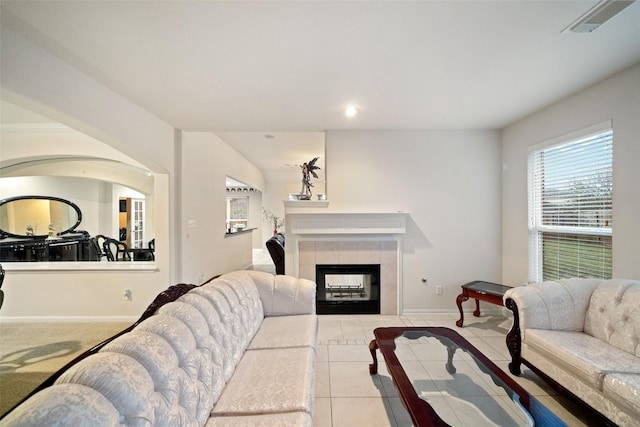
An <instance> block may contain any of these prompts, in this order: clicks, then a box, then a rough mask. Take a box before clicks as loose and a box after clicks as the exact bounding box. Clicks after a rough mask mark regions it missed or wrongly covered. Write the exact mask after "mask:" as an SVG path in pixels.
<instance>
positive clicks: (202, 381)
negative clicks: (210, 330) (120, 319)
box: [134, 303, 213, 423]
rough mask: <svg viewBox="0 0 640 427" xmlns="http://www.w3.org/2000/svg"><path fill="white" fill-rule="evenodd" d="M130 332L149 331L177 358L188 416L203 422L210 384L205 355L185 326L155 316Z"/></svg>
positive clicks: (211, 402) (208, 403) (209, 401)
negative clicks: (185, 394)
mask: <svg viewBox="0 0 640 427" xmlns="http://www.w3.org/2000/svg"><path fill="white" fill-rule="evenodd" d="M170 304H174V303H170ZM170 304H167V306H168V305H170ZM134 330H140V331H147V332H152V333H154V334H156V335H159V336H161V337H162V338H163V339H165V340H166V341H167V343H169V345H170V346H171V348H172V349H173V350H174V351H175V353H176V356H177V357H178V367H179V368H180V369H181V370H183V371H184V372H185V373H186V378H187V379H186V381H185V383H183V384H182V387H184V390H185V391H184V392H185V393H187V394H189V395H190V396H189V399H190V400H191V402H193V403H192V404H193V405H195V407H194V408H193V409H192V408H190V409H189V410H188V413H189V415H190V416H192V417H194V418H195V419H197V420H198V421H199V422H201V423H202V422H204V420H206V419H207V412H208V408H210V407H211V406H212V405H213V396H212V393H211V392H210V386H209V384H211V383H212V381H213V380H212V378H211V376H212V369H211V366H210V364H209V359H208V357H207V355H206V354H205V353H203V352H202V351H201V350H200V349H198V347H197V344H196V340H195V338H194V336H193V334H192V333H191V330H190V329H189V327H188V326H187V325H185V324H184V323H183V322H182V321H181V320H179V319H178V318H176V317H173V316H169V315H166V314H156V315H155V316H152V317H150V318H148V319H147V320H145V321H144V322H142V323H140V324H139V325H138V326H137V327H136V328H135V329H134Z"/></svg>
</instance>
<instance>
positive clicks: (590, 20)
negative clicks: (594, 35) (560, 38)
mask: <svg viewBox="0 0 640 427" xmlns="http://www.w3.org/2000/svg"><path fill="white" fill-rule="evenodd" d="M635 1H636V0H603V1H601V2H600V3H598V4H597V5H595V6H594V7H592V8H591V9H589V11H587V13H585V14H584V15H582V16H581V17H580V18H578V19H577V20H576V21H575V22H574V23H572V24H571V25H569V26H568V27H567V28H565V29H564V30H563V31H562V32H563V33H590V32H592V31H594V30H596V29H597V28H598V27H600V25H602V24H604V23H605V22H607V21H608V20H609V19H611V18H613V17H614V16H615V15H617V14H618V13H619V12H621V11H622V10H623V9H624V8H626V7H627V6H629V5H630V4H632V3H634V2H635Z"/></svg>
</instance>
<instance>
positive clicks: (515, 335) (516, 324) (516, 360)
mask: <svg viewBox="0 0 640 427" xmlns="http://www.w3.org/2000/svg"><path fill="white" fill-rule="evenodd" d="M504 305H505V307H507V308H508V309H509V310H511V312H512V313H513V326H512V327H511V330H510V331H509V332H508V333H507V338H506V341H507V349H508V350H509V354H510V355H511V363H509V371H510V372H511V373H512V374H513V375H520V374H521V370H520V364H521V362H520V346H521V345H522V342H521V340H520V338H521V336H520V318H519V317H518V306H517V305H516V303H515V301H514V300H513V299H511V298H507V299H506V301H505V303H504Z"/></svg>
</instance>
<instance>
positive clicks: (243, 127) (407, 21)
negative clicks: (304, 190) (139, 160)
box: [2, 0, 640, 167]
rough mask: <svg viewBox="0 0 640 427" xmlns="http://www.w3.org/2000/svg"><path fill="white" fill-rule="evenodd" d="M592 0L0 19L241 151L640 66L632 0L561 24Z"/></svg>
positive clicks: (179, 6)
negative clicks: (571, 28) (585, 27)
mask: <svg viewBox="0 0 640 427" xmlns="http://www.w3.org/2000/svg"><path fill="white" fill-rule="evenodd" d="M596 3H597V2H596V1H587V0H584V1H583V0H571V1H560V0H552V1H526V0H505V1H484V0H475V1H451V0H449V1H357V2H347V1H331V2H329V1H290V2H281V1H259V2H250V1H139V2H134V1H100V2H98V1H36V2H33V1H7V0H3V1H2V9H3V10H2V19H3V25H8V26H9V27H10V28H11V29H13V30H14V31H19V32H20V33H21V34H23V35H26V36H28V37H29V38H31V39H32V40H33V41H34V42H36V43H38V44H40V45H42V46H44V47H46V48H48V49H51V50H54V51H55V53H56V55H58V56H61V57H62V58H63V59H65V60H67V61H68V62H70V63H71V64H73V65H75V66H76V67H78V68H79V69H81V70H83V71H84V72H86V73H87V74H89V75H91V76H92V77H94V78H95V79H97V80H99V81H101V82H103V83H104V84H105V85H107V86H109V87H111V88H112V89H114V90H115V91H117V92H119V93H120V94H122V95H123V96H125V97H127V98H129V99H131V100H132V101H134V102H135V103H137V104H138V105H140V106H141V107H143V108H145V109H146V110H148V111H150V112H152V113H154V114H155V115H156V116H158V117H159V118H161V119H162V120H164V121H166V122H167V123H169V124H171V125H173V126H175V127H177V128H180V129H184V130H191V131H213V132H226V133H221V134H220V135H222V137H223V139H225V140H227V141H228V142H229V143H230V144H231V145H234V144H236V146H237V147H243V146H245V147H246V142H247V141H249V140H252V141H254V142H252V143H251V144H254V145H255V144H258V142H256V141H260V142H264V135H265V134H267V133H269V134H273V135H276V136H277V138H276V139H275V140H278V138H279V135H280V134H279V133H280V132H321V131H324V130H340V129H499V128H502V127H504V126H506V125H508V124H510V123H512V122H514V121H516V120H518V119H519V118H522V117H524V116H526V115H528V114H531V113H532V112H534V111H536V110H538V109H540V108H542V107H544V106H546V105H549V104H551V103H553V102H555V101H558V100H560V99H562V98H564V97H566V96H568V95H570V94H572V93H574V92H576V91H578V90H581V89H583V88H585V87H587V86H589V85H591V84H594V83H596V82H598V81H599V80H602V79H603V78H605V77H607V76H609V75H611V74H613V73H615V72H618V71H621V70H623V69H625V68H627V67H630V66H632V65H634V64H637V63H639V62H640V2H636V3H634V4H632V5H631V6H629V7H628V8H627V9H625V10H624V11H623V12H621V13H620V14H619V15H617V16H615V17H613V19H611V20H610V21H609V22H607V23H605V24H604V25H603V26H602V27H600V28H599V29H598V30H596V31H594V32H593V33H589V34H566V33H562V30H563V29H564V28H566V27H567V26H568V25H569V24H571V23H572V22H573V21H574V20H575V19H577V18H578V17H579V16H580V15H582V14H583V13H584V12H586V11H587V10H589V9H590V8H591V7H592V6H594V5H595V4H596ZM348 104H354V105H356V106H357V107H358V108H359V114H358V116H356V117H355V118H351V119H348V118H346V117H345V116H344V114H343V109H344V108H345V107H346V106H347V105H348ZM236 132H241V133H238V134H236ZM243 135H244V136H245V137H253V139H251V138H242V136H243ZM302 135H304V134H303V133H300V134H294V136H295V138H293V139H292V140H293V141H296V140H297V141H299V140H300V138H301V136H302ZM243 141H244V142H243ZM243 144H244V145H243ZM255 148H257V147H254V149H255ZM242 149H245V148H242ZM238 150H239V151H241V149H240V148H238ZM258 156H260V157H262V158H264V157H265V156H264V153H262V156H261V155H260V154H258ZM254 160H255V158H254ZM306 160H308V159H306ZM254 162H255V163H256V164H258V165H259V159H258V160H255V161H254ZM259 167H260V166H259Z"/></svg>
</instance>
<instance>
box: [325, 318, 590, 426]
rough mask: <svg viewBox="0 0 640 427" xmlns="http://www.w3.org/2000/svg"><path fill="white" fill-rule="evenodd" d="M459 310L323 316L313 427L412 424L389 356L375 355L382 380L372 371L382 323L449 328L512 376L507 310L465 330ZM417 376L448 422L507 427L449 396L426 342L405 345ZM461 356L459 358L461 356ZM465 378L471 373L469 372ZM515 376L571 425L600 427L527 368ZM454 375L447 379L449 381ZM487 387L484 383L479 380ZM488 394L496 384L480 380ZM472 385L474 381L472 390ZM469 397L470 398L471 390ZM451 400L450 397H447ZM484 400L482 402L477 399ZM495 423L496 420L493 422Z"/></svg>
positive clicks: (472, 321) (459, 363)
mask: <svg viewBox="0 0 640 427" xmlns="http://www.w3.org/2000/svg"><path fill="white" fill-rule="evenodd" d="M458 317H459V314H458V313H444V314H412V315H403V316H381V315H344V316H336V315H320V316H319V337H318V343H319V345H318V357H317V375H316V399H315V405H314V418H313V421H314V427H343V426H344V427H353V426H368V427H375V426H410V425H411V419H410V418H409V415H408V413H407V412H406V410H405V409H404V408H403V406H402V403H401V402H400V398H399V397H398V393H397V391H396V389H395V386H394V385H393V382H392V380H391V378H390V376H389V374H388V373H387V371H386V368H385V365H384V363H383V362H384V359H383V358H382V356H381V355H380V354H378V361H379V363H380V367H379V373H378V375H373V376H372V375H370V374H369V367H368V366H369V363H370V362H371V354H370V352H369V347H368V344H369V342H370V341H371V339H372V338H373V330H374V329H375V328H377V327H384V326H444V327H449V328H451V329H454V330H456V331H457V332H458V333H460V335H462V336H463V337H465V338H466V339H467V340H468V341H470V342H471V343H472V344H473V345H474V346H476V347H477V348H478V349H479V350H481V351H482V352H483V353H484V354H485V355H486V356H487V357H489V358H490V359H491V360H492V361H493V362H494V363H496V364H497V365H498V366H499V367H500V368H501V369H503V370H504V371H505V372H508V369H507V364H508V362H509V353H508V351H507V348H506V344H505V334H506V332H507V331H508V329H509V328H510V326H511V319H510V317H509V316H508V313H500V312H498V313H495V312H494V313H493V314H492V315H487V316H482V317H480V318H475V317H473V316H470V315H465V326H464V327H463V328H458V327H456V326H455V321H456V320H457V319H458ZM402 352H403V353H404V355H405V357H406V358H407V360H409V364H408V365H407V366H408V368H407V369H412V371H413V375H423V376H424V382H423V384H422V386H423V387H424V389H425V390H426V392H425V393H428V394H429V399H430V402H431V403H432V404H433V406H434V407H436V406H437V407H438V411H442V413H447V417H448V418H447V420H448V422H449V423H450V424H452V425H455V426H473V427H478V426H481V425H500V426H502V425H507V422H506V421H504V419H500V418H497V415H495V413H497V412H506V410H505V411H502V410H501V409H500V408H498V409H497V410H496V411H493V412H494V414H493V415H494V416H493V417H485V418H484V419H483V417H482V416H478V414H477V413H474V412H473V411H470V410H469V408H468V407H467V408H461V407H459V406H456V405H461V404H466V403H465V402H467V401H468V400H469V399H455V398H451V396H452V390H447V389H446V387H443V385H442V384H443V381H439V380H442V379H444V378H445V376H446V372H444V373H442V371H443V369H442V367H443V365H444V362H443V361H442V360H433V359H438V358H440V357H442V356H437V355H436V356H434V352H433V348H432V347H431V346H430V345H429V344H428V343H425V342H418V341H415V342H411V343H407V345H406V348H403V349H402ZM456 357H458V356H456ZM465 358H467V359H468V356H462V357H461V360H457V359H455V360H456V367H457V368H458V371H459V372H460V373H466V372H467V371H466V367H465V364H466V363H468V362H467V361H466V360H464V359H465ZM438 372H440V373H438ZM468 375H471V374H470V373H469V374H468ZM512 377H513V378H515V379H516V381H518V383H520V384H521V385H522V386H523V387H524V388H525V390H527V391H528V392H529V393H530V394H532V395H533V396H535V397H536V398H537V399H538V400H540V401H541V402H542V403H543V404H544V405H546V406H547V407H548V408H550V409H551V410H552V411H553V412H554V413H556V414H557V415H558V416H559V417H560V418H561V419H562V420H563V421H565V422H566V423H567V424H568V425H569V426H595V425H597V423H596V422H595V420H593V421H592V420H590V419H589V415H588V414H586V413H585V411H584V410H583V408H582V407H580V406H579V405H576V404H575V403H574V402H572V401H570V400H568V399H566V398H565V397H563V396H558V395H557V394H556V393H555V392H554V391H553V390H552V389H551V388H550V387H548V386H547V385H546V384H545V383H544V382H543V381H541V380H540V379H539V378H538V377H537V376H536V375H535V374H533V373H532V372H531V371H530V370H528V369H526V368H524V369H523V375H522V376H520V377H515V376H513V375H512ZM449 378H450V377H449ZM480 382H481V383H482V381H480ZM483 384H484V386H483V387H484V388H487V389H490V388H491V384H487V383H486V382H485V383H483ZM472 385H473V383H471V382H470V387H472ZM470 394H471V393H470ZM447 398H449V399H448V400H447ZM478 399H481V398H478ZM492 418H493V419H492Z"/></svg>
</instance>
